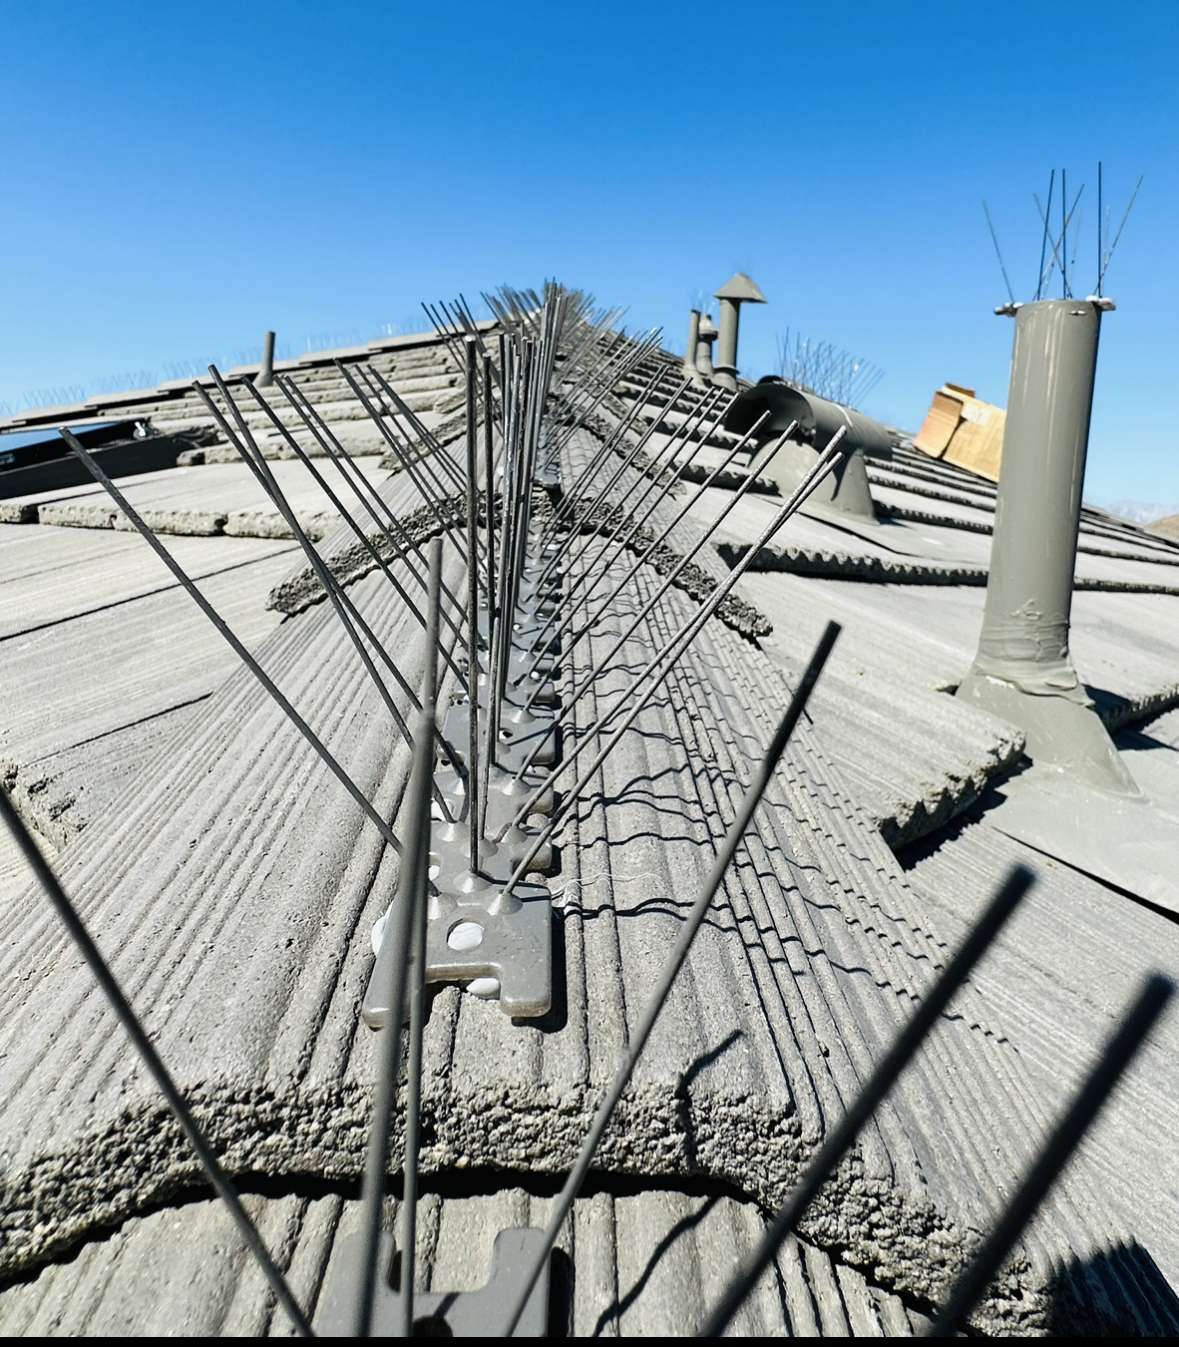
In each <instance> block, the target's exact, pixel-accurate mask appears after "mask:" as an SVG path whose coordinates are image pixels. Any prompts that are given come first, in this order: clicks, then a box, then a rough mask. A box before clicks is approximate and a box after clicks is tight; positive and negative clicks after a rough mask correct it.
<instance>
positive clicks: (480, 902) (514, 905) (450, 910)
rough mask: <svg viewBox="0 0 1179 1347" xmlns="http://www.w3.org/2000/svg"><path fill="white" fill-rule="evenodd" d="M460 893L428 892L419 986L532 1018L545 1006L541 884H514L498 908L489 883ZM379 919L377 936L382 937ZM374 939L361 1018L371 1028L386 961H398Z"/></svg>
mask: <svg viewBox="0 0 1179 1347" xmlns="http://www.w3.org/2000/svg"><path fill="white" fill-rule="evenodd" d="M472 885H473V887H472V890H471V891H470V892H467V893H456V894H436V895H434V896H432V897H431V899H430V917H429V920H428V921H427V923H426V981H427V983H454V982H457V983H460V984H462V985H469V987H470V990H471V991H472V992H473V993H474V994H476V995H478V996H483V997H486V998H487V999H489V1000H497V1001H498V1002H499V1007H500V1009H501V1010H502V1011H503V1012H504V1014H505V1015H511V1016H512V1017H513V1018H515V1019H536V1018H538V1017H539V1016H541V1015H547V1014H548V1012H549V1009H550V1008H551V1006H552V1003H553V946H552V925H553V904H552V897H551V895H550V894H549V891H548V890H547V889H546V888H545V887H544V886H543V885H542V884H527V883H520V884H517V885H516V887H515V889H514V890H513V894H512V897H511V898H510V899H509V900H508V901H507V902H506V903H505V902H503V901H502V899H501V897H500V892H499V890H498V888H496V886H495V885H493V884H488V883H486V882H480V881H478V880H477V879H473V880H472ZM389 929H390V928H389V924H388V922H387V921H386V922H385V927H384V931H383V932H382V937H384V935H385V934H386V933H387V932H388V930H389ZM403 957H404V956H403V953H402V951H400V950H398V949H395V948H394V942H393V941H392V940H390V939H385V938H382V939H381V947H380V951H379V953H378V954H377V960H376V963H375V964H374V965H373V971H372V973H371V974H370V975H369V982H368V989H367V990H366V991H365V994H364V1004H363V1007H362V1011H361V1013H362V1014H363V1016H364V1022H365V1023H366V1024H367V1025H368V1026H369V1027H370V1028H371V1029H380V1028H383V1027H384V1025H386V1024H387V1023H388V1021H389V987H390V986H391V985H392V981H393V978H392V973H393V964H394V960H398V959H401V958H403Z"/></svg>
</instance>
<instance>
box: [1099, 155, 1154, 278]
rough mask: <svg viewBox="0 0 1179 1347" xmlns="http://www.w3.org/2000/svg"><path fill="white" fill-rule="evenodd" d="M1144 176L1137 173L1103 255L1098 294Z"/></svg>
mask: <svg viewBox="0 0 1179 1347" xmlns="http://www.w3.org/2000/svg"><path fill="white" fill-rule="evenodd" d="M1145 176H1146V175H1145V174H1144V173H1140V174H1139V175H1138V181H1137V182H1136V183H1135V184H1134V190H1133V192H1132V193H1131V194H1130V200H1129V201H1128V202H1127V203H1126V210H1125V213H1124V214H1123V215H1122V221H1121V224H1119V225H1118V232H1117V233H1116V234H1115V235H1114V240H1113V242H1112V243H1111V244H1110V245H1109V252H1108V253H1106V255H1105V264H1104V266H1102V268H1101V275H1100V276H1099V277H1098V278H1097V287H1098V290H1097V292H1098V294H1100V293H1101V285H1102V283H1103V282H1104V281H1105V273H1106V272H1107V271H1108V270H1109V264H1110V263H1111V262H1112V261H1113V255H1114V249H1115V248H1116V247H1117V246H1118V240H1119V239H1120V238H1121V237H1122V230H1123V229H1125V227H1126V221H1127V220H1128V219H1129V218H1130V212H1131V211H1132V210H1133V209H1134V202H1135V201H1137V200H1138V189H1139V188H1140V187H1141V186H1142V179H1143V178H1144V177H1145Z"/></svg>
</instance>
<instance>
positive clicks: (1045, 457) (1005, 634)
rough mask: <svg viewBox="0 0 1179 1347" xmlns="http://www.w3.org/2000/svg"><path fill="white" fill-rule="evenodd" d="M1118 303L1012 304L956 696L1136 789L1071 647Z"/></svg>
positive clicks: (1128, 791) (1104, 777) (1126, 789)
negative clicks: (997, 455)
mask: <svg viewBox="0 0 1179 1347" xmlns="http://www.w3.org/2000/svg"><path fill="white" fill-rule="evenodd" d="M1111 307H1112V305H1111V304H1110V302H1109V301H1108V300H1103V301H1098V300H1088V299H1082V300H1077V299H1046V300H1041V301H1037V302H1036V303H1033V304H1023V305H1021V306H1019V307H1018V308H1017V309H1016V311H1015V350H1014V354H1013V356H1012V362H1011V390H1010V393H1009V395H1008V399H1007V425H1006V429H1005V432H1004V435H1003V458H1002V464H1001V467H1000V470H999V488H998V496H997V501H996V507H995V528H994V536H993V540H992V543H991V570H990V577H989V579H988V581H987V599H986V608H985V611H984V614H983V626H982V634H981V635H980V637H979V642H978V653H977V654H976V655H975V657H974V664H973V666H972V668H971V670H970V672H969V674H968V675H967V676H966V678H965V679H964V680H963V682H962V685H961V687H959V689H958V696H959V697H962V698H964V699H965V700H966V701H970V702H973V703H974V704H975V705H976V706H981V707H983V708H984V709H985V710H987V711H991V712H992V713H994V714H995V715H997V716H1001V717H1002V718H1003V719H1004V720H1008V721H1011V722H1012V723H1013V724H1016V725H1018V726H1020V727H1021V728H1022V729H1023V730H1024V731H1025V733H1026V735H1027V745H1028V755H1029V756H1030V757H1031V758H1032V760H1033V762H1035V763H1036V764H1037V766H1040V765H1048V766H1053V767H1057V768H1059V769H1061V770H1062V771H1065V772H1066V773H1067V774H1068V775H1069V776H1070V777H1071V778H1074V779H1077V780H1079V781H1080V782H1081V783H1083V784H1085V785H1088V786H1093V787H1096V788H1098V789H1103V790H1108V791H1113V792H1115V793H1117V794H1122V795H1138V794H1140V792H1139V791H1138V788H1137V786H1136V785H1135V784H1134V780H1133V778H1132V777H1131V776H1130V773H1129V772H1128V771H1127V770H1126V767H1125V765H1124V764H1123V763H1122V760H1121V759H1120V758H1119V756H1118V754H1117V750H1116V749H1115V748H1114V745H1113V742H1112V741H1111V739H1110V737H1109V735H1108V733H1107V732H1106V729H1105V726H1104V725H1103V724H1102V723H1101V720H1100V719H1099V717H1098V716H1097V713H1096V711H1095V710H1094V709H1093V703H1092V701H1091V700H1090V698H1089V696H1088V694H1087V693H1086V691H1085V688H1084V686H1083V684H1082V683H1081V681H1080V679H1079V678H1078V677H1077V673H1076V670H1075V669H1074V668H1073V662H1072V656H1071V654H1070V653H1069V618H1070V614H1071V610H1072V598H1073V574H1074V570H1075V567H1076V559H1077V533H1078V529H1079V527H1080V518H1081V488H1082V486H1083V485H1084V481H1085V456H1086V453H1087V451H1088V446H1089V417H1090V413H1091V411H1092V408H1093V379H1094V372H1095V370H1096V367H1097V339H1098V335H1099V333H1100V329H1101V311H1102V309H1108V308H1111Z"/></svg>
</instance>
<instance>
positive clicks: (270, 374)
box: [254, 332, 274, 388]
mask: <svg viewBox="0 0 1179 1347" xmlns="http://www.w3.org/2000/svg"><path fill="white" fill-rule="evenodd" d="M273 382H274V333H273V332H267V334H266V335H265V337H263V338H262V363H261V364H260V365H259V366H258V373H257V374H256V375H255V376H254V387H255V388H269V387H270V385H271V384H272V383H273Z"/></svg>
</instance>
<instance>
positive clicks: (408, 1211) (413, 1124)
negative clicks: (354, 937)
mask: <svg viewBox="0 0 1179 1347" xmlns="http://www.w3.org/2000/svg"><path fill="white" fill-rule="evenodd" d="M432 553H433V555H432V556H431V562H430V595H429V600H428V607H429V611H430V619H429V625H428V626H427V628H426V646H425V649H426V664H425V672H424V673H423V675H422V703H423V707H424V708H428V713H429V717H430V723H431V728H432V729H433V727H434V725H435V723H436V719H435V718H436V714H437V696H438V670H437V664H436V659H435V656H434V654H433V653H432V652H434V651H436V650H437V648H438V645H439V632H438V614H439V610H440V607H441V602H440V600H441V582H442V544H441V542H440V541H439V542H437V543H436V544H435V546H434V548H433V549H432ZM423 718H424V717H423ZM424 826H425V828H426V830H427V832H426V838H425V856H426V859H425V861H424V862H423V865H424V869H425V875H428V874H429V852H430V848H429V828H430V819H429V811H428V810H427V811H426V817H425V823H424ZM426 907H427V897H426V884H425V880H424V877H421V876H420V877H419V882H418V888H417V892H416V894H415V901H414V914H413V918H414V919H413V956H412V962H411V965H410V967H411V970H412V974H413V976H412V979H411V981H410V987H409V1060H408V1063H407V1068H406V1099H405V1162H404V1164H403V1166H402V1186H401V1217H402V1221H401V1305H400V1307H399V1308H400V1313H401V1336H402V1337H406V1338H409V1337H413V1335H414V1333H413V1323H414V1314H413V1310H414V1290H415V1284H416V1280H417V1226H418V1173H419V1158H420V1155H421V1144H422V1041H423V1037H424V1034H425V1026H426V921H427V911H426Z"/></svg>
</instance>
